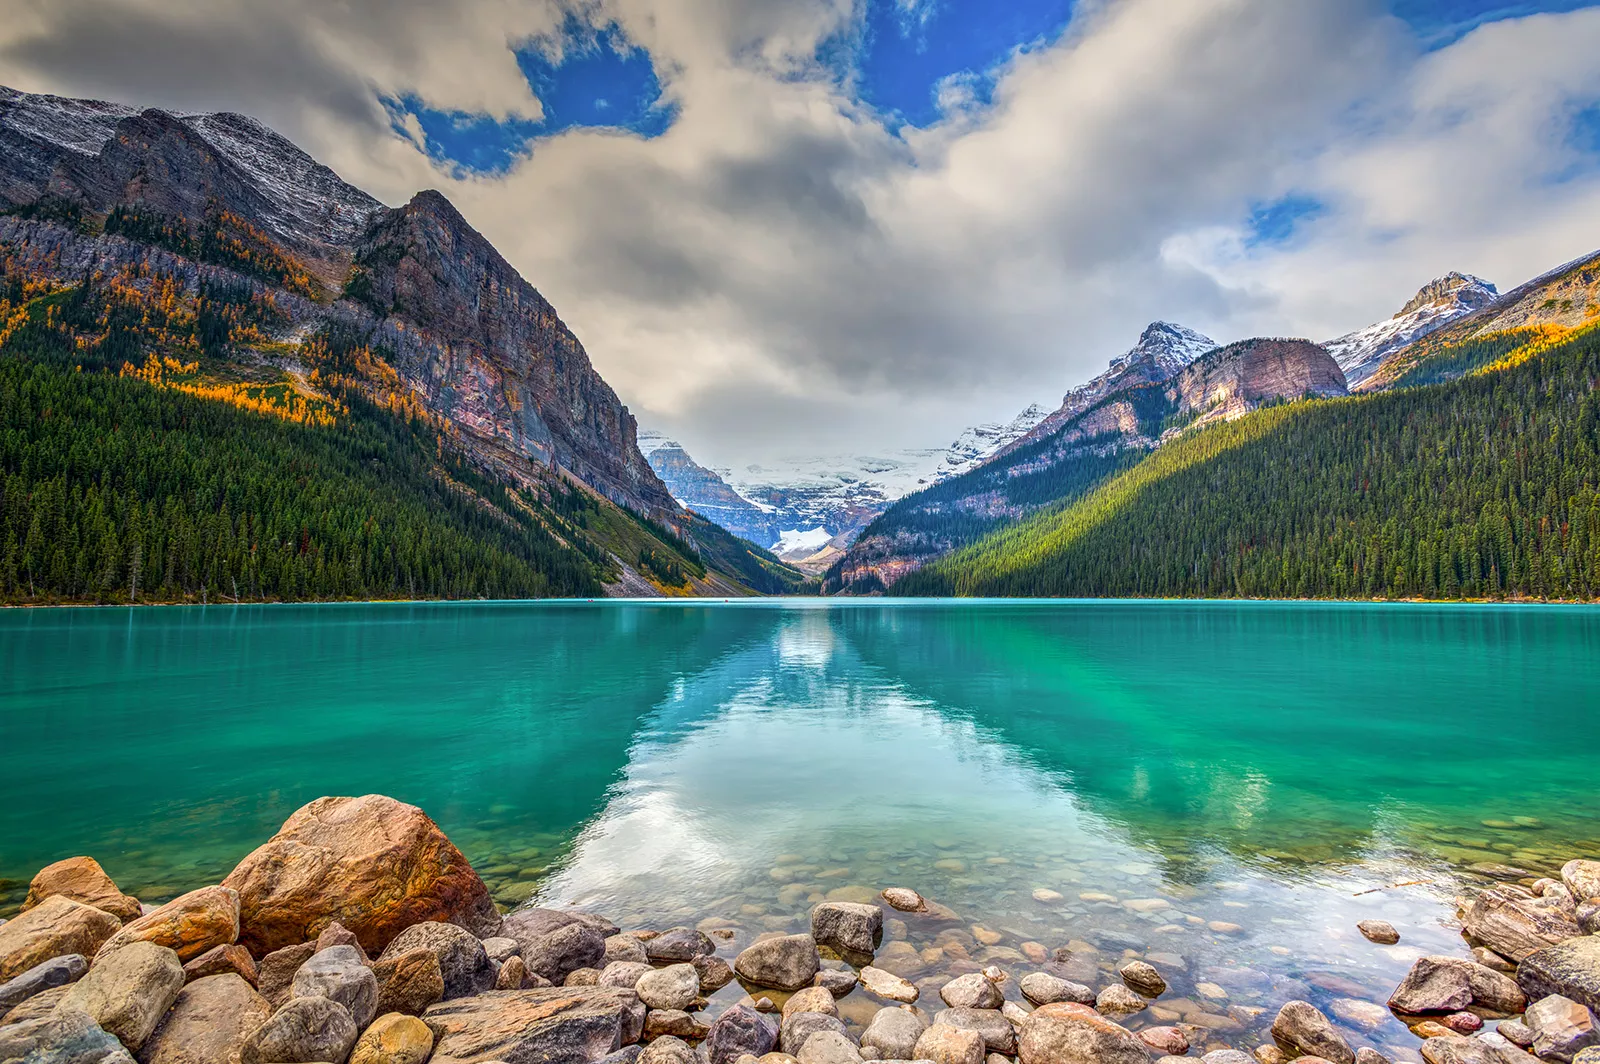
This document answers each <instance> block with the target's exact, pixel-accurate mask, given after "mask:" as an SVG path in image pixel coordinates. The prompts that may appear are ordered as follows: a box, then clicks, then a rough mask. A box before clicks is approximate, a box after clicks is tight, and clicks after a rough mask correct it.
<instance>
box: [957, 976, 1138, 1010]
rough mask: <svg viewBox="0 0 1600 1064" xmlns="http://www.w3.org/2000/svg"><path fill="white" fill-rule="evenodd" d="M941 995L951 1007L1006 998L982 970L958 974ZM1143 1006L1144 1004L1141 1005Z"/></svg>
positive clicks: (991, 1004)
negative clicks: (985, 976)
mask: <svg viewBox="0 0 1600 1064" xmlns="http://www.w3.org/2000/svg"><path fill="white" fill-rule="evenodd" d="M939 997H940V998H941V999H943V1001H944V1003H945V1004H946V1005H949V1006H950V1007H951V1008H969V1009H997V1008H999V1007H1000V1003H1001V1002H1002V1001H1004V1000H1005V995H1003V994H1001V993H1000V988H999V987H997V986H995V985H994V984H993V983H992V982H990V981H989V980H988V979H986V978H984V976H983V974H982V973H980V972H973V973H972V974H970V975H962V976H957V977H956V978H954V979H952V980H950V981H949V982H948V983H946V984H945V985H944V986H943V987H941V988H940V990H939ZM1140 1007H1141V1008H1143V1006H1142V1005H1141V1006H1140Z"/></svg>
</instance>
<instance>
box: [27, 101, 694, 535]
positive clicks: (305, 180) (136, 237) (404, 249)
mask: <svg viewBox="0 0 1600 1064" xmlns="http://www.w3.org/2000/svg"><path fill="white" fill-rule="evenodd" d="M0 208H10V209H11V211H12V213H14V214H18V215H23V216H25V215H27V214H29V213H30V211H31V213H33V214H34V215H36V216H37V217H36V218H35V219H33V220H20V221H19V219H18V218H13V219H10V220H9V223H8V228H9V230H10V235H9V236H7V237H5V239H8V240H9V241H12V242H13V245H14V246H15V247H26V248H27V249H29V254H30V255H32V261H33V262H34V264H35V268H37V269H51V268H54V269H56V270H57V271H58V273H59V275H60V279H61V280H62V281H63V282H64V283H76V281H77V280H79V279H81V277H82V273H81V272H78V273H73V272H71V268H70V267H69V266H68V263H69V262H74V263H79V264H82V263H84V262H90V261H93V262H96V263H98V264H100V266H101V267H103V268H108V269H116V268H118V267H123V266H131V265H133V264H135V263H139V262H141V261H143V262H145V263H147V264H148V263H149V262H151V261H154V262H159V263H160V264H161V270H162V271H163V274H164V275H165V276H171V277H174V278H176V279H180V280H181V281H182V282H183V284H184V285H185V286H187V287H189V288H190V289H195V288H197V287H198V286H199V284H200V283H202V280H206V279H209V280H208V281H207V283H227V284H230V285H234V286H238V285H243V286H247V287H253V288H257V289H265V290H270V292H271V295H272V298H273V300H274V301H275V302H276V303H277V304H278V305H279V307H280V308H281V310H282V312H283V313H282V318H281V320H280V321H279V322H278V324H277V325H276V327H275V329H276V331H275V333H274V335H273V336H272V337H271V339H272V340H273V341H274V342H275V343H277V344H278V345H279V346H280V347H282V348H287V349H291V350H292V349H294V348H296V347H298V346H299V345H301V344H303V343H305V342H306V341H307V340H308V339H310V338H312V337H314V336H316V335H317V334H319V333H323V332H326V331H327V330H329V329H336V330H338V332H339V333H340V334H341V335H342V336H345V337H347V338H353V340H354V342H356V343H359V344H361V345H363V346H365V347H366V348H369V349H370V351H371V353H372V356H373V359H374V360H375V361H376V362H377V363H379V364H380V365H379V366H378V376H379V377H381V378H382V381H381V383H380V384H379V387H382V388H393V387H395V385H397V384H398V386H399V388H400V389H401V390H402V391H403V393H404V395H405V396H406V401H407V403H408V404H415V405H416V406H418V407H420V408H421V409H422V410H423V411H425V412H427V413H428V414H429V415H431V416H433V417H436V418H438V419H440V420H441V421H442V422H443V423H444V424H446V425H448V426H449V427H450V429H451V430H452V433H453V435H454V436H455V438H456V439H457V440H458V441H459V442H460V444H461V445H462V446H463V447H464V448H465V449H466V450H467V451H468V452H469V453H470V454H471V455H472V456H473V457H474V458H475V459H476V460H478V461H480V462H481V463H483V464H484V465H486V466H491V467H494V468H496V469H497V470H499V471H500V472H502V473H504V474H506V475H509V476H511V477H513V478H514V479H518V480H522V481H525V482H531V481H533V480H537V479H539V477H540V476H542V475H543V474H542V473H541V472H540V471H539V470H537V469H534V468H532V467H531V466H530V465H529V463H530V462H532V463H537V464H538V465H539V466H540V467H543V468H544V469H548V470H558V471H560V472H562V473H564V474H568V475H571V476H573V477H575V478H577V479H578V480H581V481H582V482H584V483H585V484H587V485H589V486H590V487H592V488H593V489H595V490H596V491H598V492H599V493H601V494H603V495H605V496H606V497H608V498H610V499H611V500H612V501H614V502H617V503H620V504H622V505H625V506H628V507H629V508H631V509H634V510H636V511H638V512H640V513H642V514H644V515H646V516H648V517H651V518H653V519H655V520H658V521H660V522H662V523H665V524H667V525H669V526H673V527H677V525H678V523H679V520H680V517H681V514H682V511H681V509H680V508H679V507H678V505H677V504H676V502H675V501H674V500H673V498H672V496H671V494H670V493H669V492H668V491H667V489H666V486H665V485H664V484H662V483H661V480H660V479H659V478H658V477H657V476H656V474H655V473H654V472H653V471H652V470H651V469H650V466H649V464H648V463H647V462H646V461H645V459H644V456H643V455H642V454H641V453H640V452H639V448H638V446H637V439H636V434H637V426H636V425H635V422H634V419H633V416H632V415H631V414H630V413H629V412H628V410H627V408H626V407H625V406H623V405H622V403H621V401H620V400H619V399H618V398H617V396H616V394H615V393H614V392H613V391H612V390H611V388H610V387H609V386H608V385H607V384H606V383H605V381H603V380H602V379H601V378H600V376H599V374H597V373H596V372H595V370H594V368H593V366H592V365H591V364H590V361H589V358H588V355H587V354H586V353H585V352H584V349H583V346H582V344H580V343H579V342H578V340H577V338H576V337H575V336H574V335H573V334H572V332H571V331H570V330H569V329H568V328H567V327H566V326H565V325H564V324H563V323H562V322H561V320H560V318H559V317H558V316H557V314H556V312H555V310H554V308H552V307H551V305H550V304H549V303H548V302H547V301H546V300H545V299H544V297H543V296H541V295H540V294H539V293H538V292H537V291H536V290H535V289H534V288H533V286H532V285H530V284H528V282H527V281H525V280H524V279H523V278H522V277H521V276H520V275H519V274H518V273H517V272H516V270H515V269H513V268H512V267H511V266H510V264H508V263H507V262H506V261H505V260H504V258H502V257H501V256H500V255H499V254H498V253H497V252H496V251H495V250H494V248H493V247H492V246H491V245H490V243H489V242H488V240H486V239H485V238H484V237H483V236H482V235H481V234H479V233H478V232H477V231H476V230H474V229H473V228H472V227H471V226H470V225H468V224H467V222H466V221H465V220H464V219H463V218H462V217H461V215H460V213H459V212H457V211H456V209H455V208H454V207H453V206H452V205H451V204H450V203H449V201H448V200H446V199H445V198H444V197H443V196H442V195H440V194H439V193H437V192H424V193H421V194H419V195H418V196H417V197H415V198H414V199H413V200H412V201H411V202H410V203H408V204H406V205H405V206H404V207H401V208H398V209H394V210H391V209H388V208H385V207H384V206H383V205H382V204H380V203H378V201H376V200H374V199H373V198H372V197H370V196H368V195H366V194H365V193H363V192H361V191H360V190H358V189H355V188H354V187H352V186H350V185H349V184H347V183H345V182H344V181H342V180H340V179H339V178H338V176H337V175H335V174H334V173H333V172H332V171H331V170H329V169H328V168H327V167H325V166H322V165H320V164H318V163H317V162H316V161H315V160H313V159H311V157H310V156H308V155H306V154H305V153H304V152H302V151H300V150H299V149H298V148H296V147H295V146H294V145H293V144H291V143H289V142H288V141H287V140H285V139H284V138H282V137H281V136H278V135H277V134H276V133H273V132H272V131H271V130H268V129H266V128H265V127H264V126H262V125H260V124H259V123H257V122H255V121H254V120H252V119H249V118H246V117H244V116H240V115H231V114H218V115H173V114H169V113H167V112H164V111H159V110H137V109H134V108H129V107H124V106H121V105H117V104H105V103H100V102H97V101H79V100H64V99H61V98H58V97H50V96H35V95H30V94H26V93H20V92H16V91H15V90H11V89H0ZM64 211H66V212H68V213H66V214H63V212H64ZM102 230H105V231H104V232H102ZM51 245H54V247H55V251H54V254H55V256H56V257H55V259H53V260H52V259H50V258H49V256H48V255H40V254H38V253H39V252H40V249H42V248H45V247H46V246H51ZM52 262H53V263H54V264H55V265H54V266H52V265H51V263H52ZM390 371H392V372H393V374H394V375H395V378H396V379H393V380H391V379H389V378H388V377H387V374H388V373H389V372H390Z"/></svg>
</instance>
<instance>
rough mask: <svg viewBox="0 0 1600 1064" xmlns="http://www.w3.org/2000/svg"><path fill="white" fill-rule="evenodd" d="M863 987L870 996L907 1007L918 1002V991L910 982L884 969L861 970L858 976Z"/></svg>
mask: <svg viewBox="0 0 1600 1064" xmlns="http://www.w3.org/2000/svg"><path fill="white" fill-rule="evenodd" d="M858 978H859V979H860V981H861V986H862V988H863V989H864V990H866V992H867V993H869V994H874V995H876V996H878V997H881V998H884V999H886V1000H889V1001H899V1002H903V1003H905V1004H907V1005H909V1004H911V1003H912V1002H913V1001H916V1000H917V997H918V993H919V992H918V990H917V988H916V986H915V985H913V984H912V983H911V982H910V981H909V980H906V979H902V978H900V977H899V976H898V975H895V974H894V973H893V972H886V971H884V970H883V969H882V968H874V967H872V966H871V965H868V966H867V967H865V968H863V969H861V974H860V975H859V976H858Z"/></svg>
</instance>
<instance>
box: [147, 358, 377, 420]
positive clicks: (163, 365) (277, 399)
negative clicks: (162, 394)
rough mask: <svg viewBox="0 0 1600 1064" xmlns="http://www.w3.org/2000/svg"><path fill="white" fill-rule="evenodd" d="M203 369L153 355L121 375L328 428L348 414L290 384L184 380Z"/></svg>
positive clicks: (346, 409) (195, 363)
mask: <svg viewBox="0 0 1600 1064" xmlns="http://www.w3.org/2000/svg"><path fill="white" fill-rule="evenodd" d="M199 369H200V365H199V363H197V362H179V361H178V360H177V359H175V358H172V357H170V356H160V355H156V354H151V355H150V356H149V357H148V358H146V359H145V361H144V365H142V366H135V365H134V364H133V363H131V362H125V363H123V366H122V373H121V375H122V376H124V377H133V378H136V379H138V380H142V381H144V382H145V383H147V384H153V385H155V386H156V387H158V388H171V389H174V390H176V391H180V392H184V393H185V394H187V395H193V396H195V397H197V398H200V399H211V400H214V401H216V402H220V403H227V404H229V405H230V406H236V407H239V408H240V409H241V410H253V411H255V412H256V413H258V414H270V415H271V416H273V417H277V418H282V419H283V420H285V421H292V422H294V423H296V424H298V425H312V426H318V427H322V428H328V427H331V426H333V425H334V424H336V418H335V414H340V415H342V414H348V413H349V412H350V411H349V409H348V408H347V407H345V406H344V405H343V404H339V403H335V402H333V401H331V400H327V399H321V398H314V397H308V396H305V395H301V394H300V393H299V392H297V391H295V389H294V387H293V386H292V385H290V384H287V383H279V384H250V383H244V382H229V381H214V380H205V379H201V378H196V379H190V380H184V379H180V378H183V377H189V376H191V375H193V374H196V373H197V372H198V371H199Z"/></svg>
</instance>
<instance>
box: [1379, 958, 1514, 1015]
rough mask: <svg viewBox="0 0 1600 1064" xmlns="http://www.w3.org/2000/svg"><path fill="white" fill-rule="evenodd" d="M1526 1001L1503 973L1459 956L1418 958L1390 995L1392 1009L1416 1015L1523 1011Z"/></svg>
mask: <svg viewBox="0 0 1600 1064" xmlns="http://www.w3.org/2000/svg"><path fill="white" fill-rule="evenodd" d="M1525 1004H1526V1000H1525V998H1524V996H1523V993H1522V991H1521V990H1519V989H1518V988H1517V984H1516V982H1515V981H1513V980H1512V979H1511V977H1510V976H1508V975H1505V974H1504V973H1502V972H1497V971H1494V970H1493V969H1492V968H1485V967H1484V966H1483V965H1481V964H1474V963H1473V962H1472V961H1465V960H1462V959H1460V958H1459V957H1442V956H1430V957H1419V958H1417V960H1416V961H1415V962H1413V964H1412V965H1411V970H1410V971H1409V972H1407V973H1406V977H1405V978H1404V979H1403V980H1401V982H1400V985H1399V986H1398V987H1396V988H1395V991H1394V993H1393V994H1391V995H1390V996H1389V1007H1390V1008H1392V1009H1394V1010H1395V1011H1396V1012H1408V1013H1413V1014H1420V1013H1428V1012H1458V1011H1460V1010H1461V1009H1464V1008H1466V1007H1467V1006H1468V1005H1479V1006H1482V1007H1483V1008H1487V1009H1491V1010H1494V1011H1496V1012H1507V1013H1512V1012H1521V1011H1522V1009H1523V1006H1524V1005H1525Z"/></svg>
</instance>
